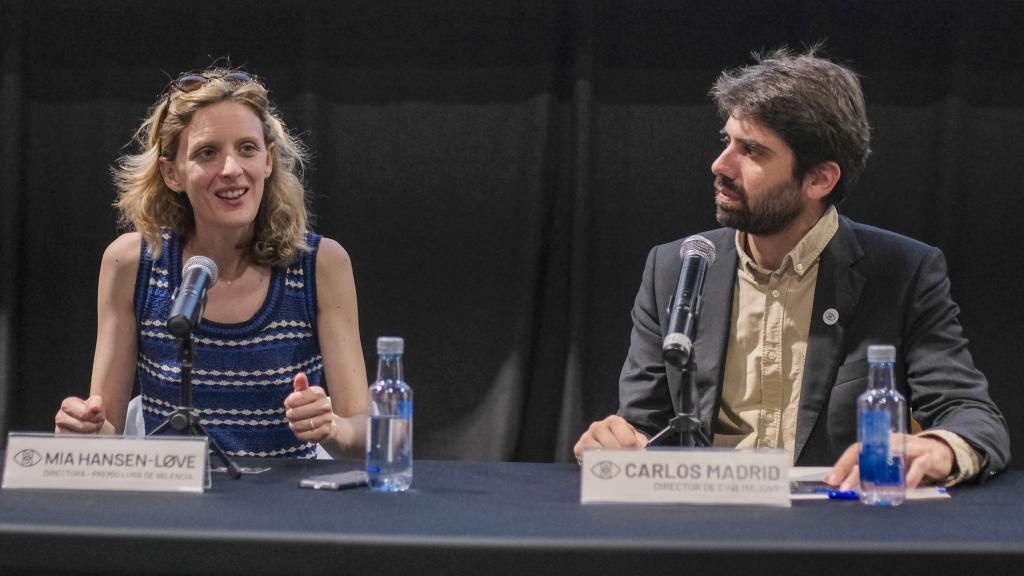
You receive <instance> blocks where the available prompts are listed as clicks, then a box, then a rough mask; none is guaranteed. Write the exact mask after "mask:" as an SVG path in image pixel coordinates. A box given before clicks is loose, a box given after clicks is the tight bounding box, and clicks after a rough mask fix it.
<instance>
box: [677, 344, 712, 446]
mask: <svg viewBox="0 0 1024 576" xmlns="http://www.w3.org/2000/svg"><path fill="white" fill-rule="evenodd" d="M693 356H694V355H693V354H690V355H689V358H687V360H686V366H685V367H683V389H682V397H681V398H680V402H679V408H680V411H679V413H678V414H676V415H675V416H674V417H673V418H672V419H671V420H669V421H668V427H669V428H670V429H672V430H674V431H676V433H678V434H679V447H680V448H692V447H697V448H707V447H709V446H711V439H710V438H708V436H707V434H705V433H704V426H703V425H702V424H701V421H700V416H699V415H698V413H697V403H696V402H694V399H693V397H694V386H693Z"/></svg>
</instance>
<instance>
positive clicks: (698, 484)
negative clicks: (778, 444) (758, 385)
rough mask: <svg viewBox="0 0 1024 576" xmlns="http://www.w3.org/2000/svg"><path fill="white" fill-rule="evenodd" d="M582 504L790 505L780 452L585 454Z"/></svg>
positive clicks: (785, 464)
mask: <svg viewBox="0 0 1024 576" xmlns="http://www.w3.org/2000/svg"><path fill="white" fill-rule="evenodd" d="M582 474H583V478H582V483H581V486H580V502H581V503H583V504H593V503H641V504H760V505H766V506H785V507H789V506H790V499H789V457H788V456H787V455H786V453H785V452H784V451H782V450H765V451H760V450H759V451H738V450H727V449H718V450H716V449H706V450H705V449H657V450H587V451H586V452H584V453H583V468H582Z"/></svg>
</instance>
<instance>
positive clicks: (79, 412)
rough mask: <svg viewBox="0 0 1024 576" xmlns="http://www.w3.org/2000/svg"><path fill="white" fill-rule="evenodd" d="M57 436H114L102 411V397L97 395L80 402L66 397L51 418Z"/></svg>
mask: <svg viewBox="0 0 1024 576" xmlns="http://www.w3.org/2000/svg"><path fill="white" fill-rule="evenodd" d="M53 420H54V424H55V429H54V432H56V433H57V434H64V433H70V434H115V433H116V430H114V425H113V424H111V423H110V422H107V412H106V410H104V409H103V397H102V396H100V395H98V394H93V395H92V396H89V398H88V399H86V400H82V399H81V398H78V397H76V396H68V397H67V398H65V399H64V401H63V402H61V403H60V410H58V411H57V415H56V416H55V417H54V418H53Z"/></svg>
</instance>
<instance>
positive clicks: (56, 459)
mask: <svg viewBox="0 0 1024 576" xmlns="http://www.w3.org/2000/svg"><path fill="white" fill-rule="evenodd" d="M206 454H207V439H206V438H204V437H189V436H180V437H173V436H170V437H161V438H122V437H120V436H85V435H72V434H57V435H54V434H17V433H12V434H10V436H8V438H7V451H6V452H5V458H4V460H5V462H4V477H3V484H2V487H3V488H4V489H12V488H14V489H16V488H21V489H25V488H27V489H33V490H124V491H133V492H202V491H203V486H204V484H205V480H206Z"/></svg>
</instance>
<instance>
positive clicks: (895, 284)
mask: <svg viewBox="0 0 1024 576" xmlns="http://www.w3.org/2000/svg"><path fill="white" fill-rule="evenodd" d="M703 236H705V237H706V238H707V239H708V240H710V241H711V242H713V243H714V244H715V248H716V249H717V259H716V261H715V263H714V264H713V265H712V266H711V267H710V268H709V270H708V275H707V278H706V282H705V289H704V309H703V313H702V315H701V318H700V324H699V325H698V328H697V336H696V338H695V339H694V373H693V382H694V394H695V396H696V398H695V404H694V405H695V406H697V407H698V411H699V415H700V417H701V420H702V422H703V423H704V426H705V429H706V431H707V433H708V435H709V436H711V435H712V433H713V429H714V426H713V424H712V423H713V422H714V420H715V419H716V418H717V417H718V413H719V403H720V402H721V398H722V373H723V366H724V364H725V354H726V348H727V340H728V336H729V330H730V329H731V326H730V322H731V320H732V301H733V291H734V289H735V286H736V267H737V261H738V255H737V253H736V242H735V231H734V230H732V229H727V228H720V229H718V230H713V231H710V232H706V233H704V234H703ZM681 244H682V239H680V240H677V241H675V242H671V243H669V244H663V245H661V246H656V247H655V248H654V249H652V250H651V252H650V254H649V255H648V257H647V266H646V268H645V269H644V276H643V282H642V283H641V285H640V291H639V293H638V294H637V296H636V303H635V304H634V306H633V332H632V337H631V343H630V348H629V354H628V355H627V357H626V362H625V364H624V366H623V367H622V375H621V377H620V379H619V415H620V416H622V417H624V418H625V419H626V420H628V421H629V422H630V423H632V424H633V425H634V426H636V427H637V428H638V429H639V430H641V431H643V432H645V433H647V434H652V433H654V432H657V431H658V430H660V429H661V428H663V427H665V426H666V425H667V423H668V420H669V418H671V417H672V416H673V415H674V414H675V413H677V412H678V411H679V407H680V394H681V393H682V388H683V374H682V372H681V371H680V370H678V369H676V368H674V367H672V366H667V365H666V364H665V363H664V362H663V361H662V358H661V341H662V339H663V338H664V336H665V327H666V325H667V324H668V304H669V300H670V299H671V297H672V293H673V292H674V290H675V285H676V281H677V279H678V276H679V269H680V260H679V247H680V245H681ZM827 310H828V311H830V312H835V313H838V321H836V322H834V323H832V324H830V323H827V322H825V320H824V318H823V316H824V314H825V312H826V311H827ZM958 313H959V307H957V305H956V303H954V302H953V300H952V298H951V297H950V293H949V278H948V276H947V273H946V261H945V258H944V257H943V255H942V252H941V251H940V250H938V249H937V248H933V247H931V246H928V245H926V244H922V243H920V242H917V241H915V240H912V239H910V238H907V237H904V236H900V235H898V234H895V233H892V232H888V231H885V230H880V229H878V228H872V227H870V226H865V225H862V224H857V223H855V222H853V221H851V220H849V219H848V218H845V217H840V219H839V229H838V231H836V234H835V236H834V237H833V238H832V240H831V241H830V242H829V243H828V245H827V246H826V247H825V250H824V251H823V252H822V254H821V259H820V261H819V264H818V280H817V287H816V288H815V292H814V306H813V311H812V314H811V326H810V332H809V339H808V343H807V358H806V361H805V365H804V374H803V381H802V383H801V386H800V407H799V410H798V415H797V429H796V445H795V451H794V461H795V462H794V463H795V464H796V465H798V466H828V465H831V464H833V463H834V462H835V460H836V459H837V458H838V457H839V456H840V454H842V452H843V450H845V449H846V448H847V447H848V446H849V445H850V444H852V443H854V442H856V441H857V397H858V396H859V395H860V394H861V393H862V392H863V391H864V390H865V388H866V383H867V347H868V346H869V345H870V344H881V343H887V344H893V345H895V346H896V350H897V358H896V385H897V387H898V389H899V391H900V392H901V393H902V394H903V395H904V396H905V397H906V398H907V400H908V404H909V405H910V407H911V408H912V409H913V411H914V418H915V419H916V420H917V421H918V422H920V423H921V425H922V427H924V428H925V429H930V428H934V429H942V430H949V431H951V432H954V433H956V434H958V435H960V436H961V437H962V438H963V439H964V440H966V441H967V442H968V443H969V444H970V445H971V446H973V447H974V448H975V449H976V450H977V451H978V452H979V453H980V454H981V455H982V458H983V468H982V472H981V474H979V475H978V479H979V480H982V481H983V480H984V479H985V478H987V477H988V476H990V475H992V474H995V473H997V472H998V471H1000V470H1002V469H1004V468H1005V467H1006V465H1007V464H1008V462H1009V459H1010V438H1009V434H1008V432H1007V428H1006V420H1005V419H1004V418H1003V415H1002V414H1001V413H1000V412H999V409H998V408H996V406H995V404H993V402H992V399H991V398H990V397H989V394H988V382H987V381H986V379H985V376H984V375H983V374H982V373H981V372H979V371H978V370H977V369H976V368H975V367H974V361H973V360H972V359H971V355H970V352H969V351H968V350H967V339H966V338H964V337H963V334H962V330H961V327H960V323H959V321H958V320H957V314H958ZM908 422H909V419H908Z"/></svg>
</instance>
